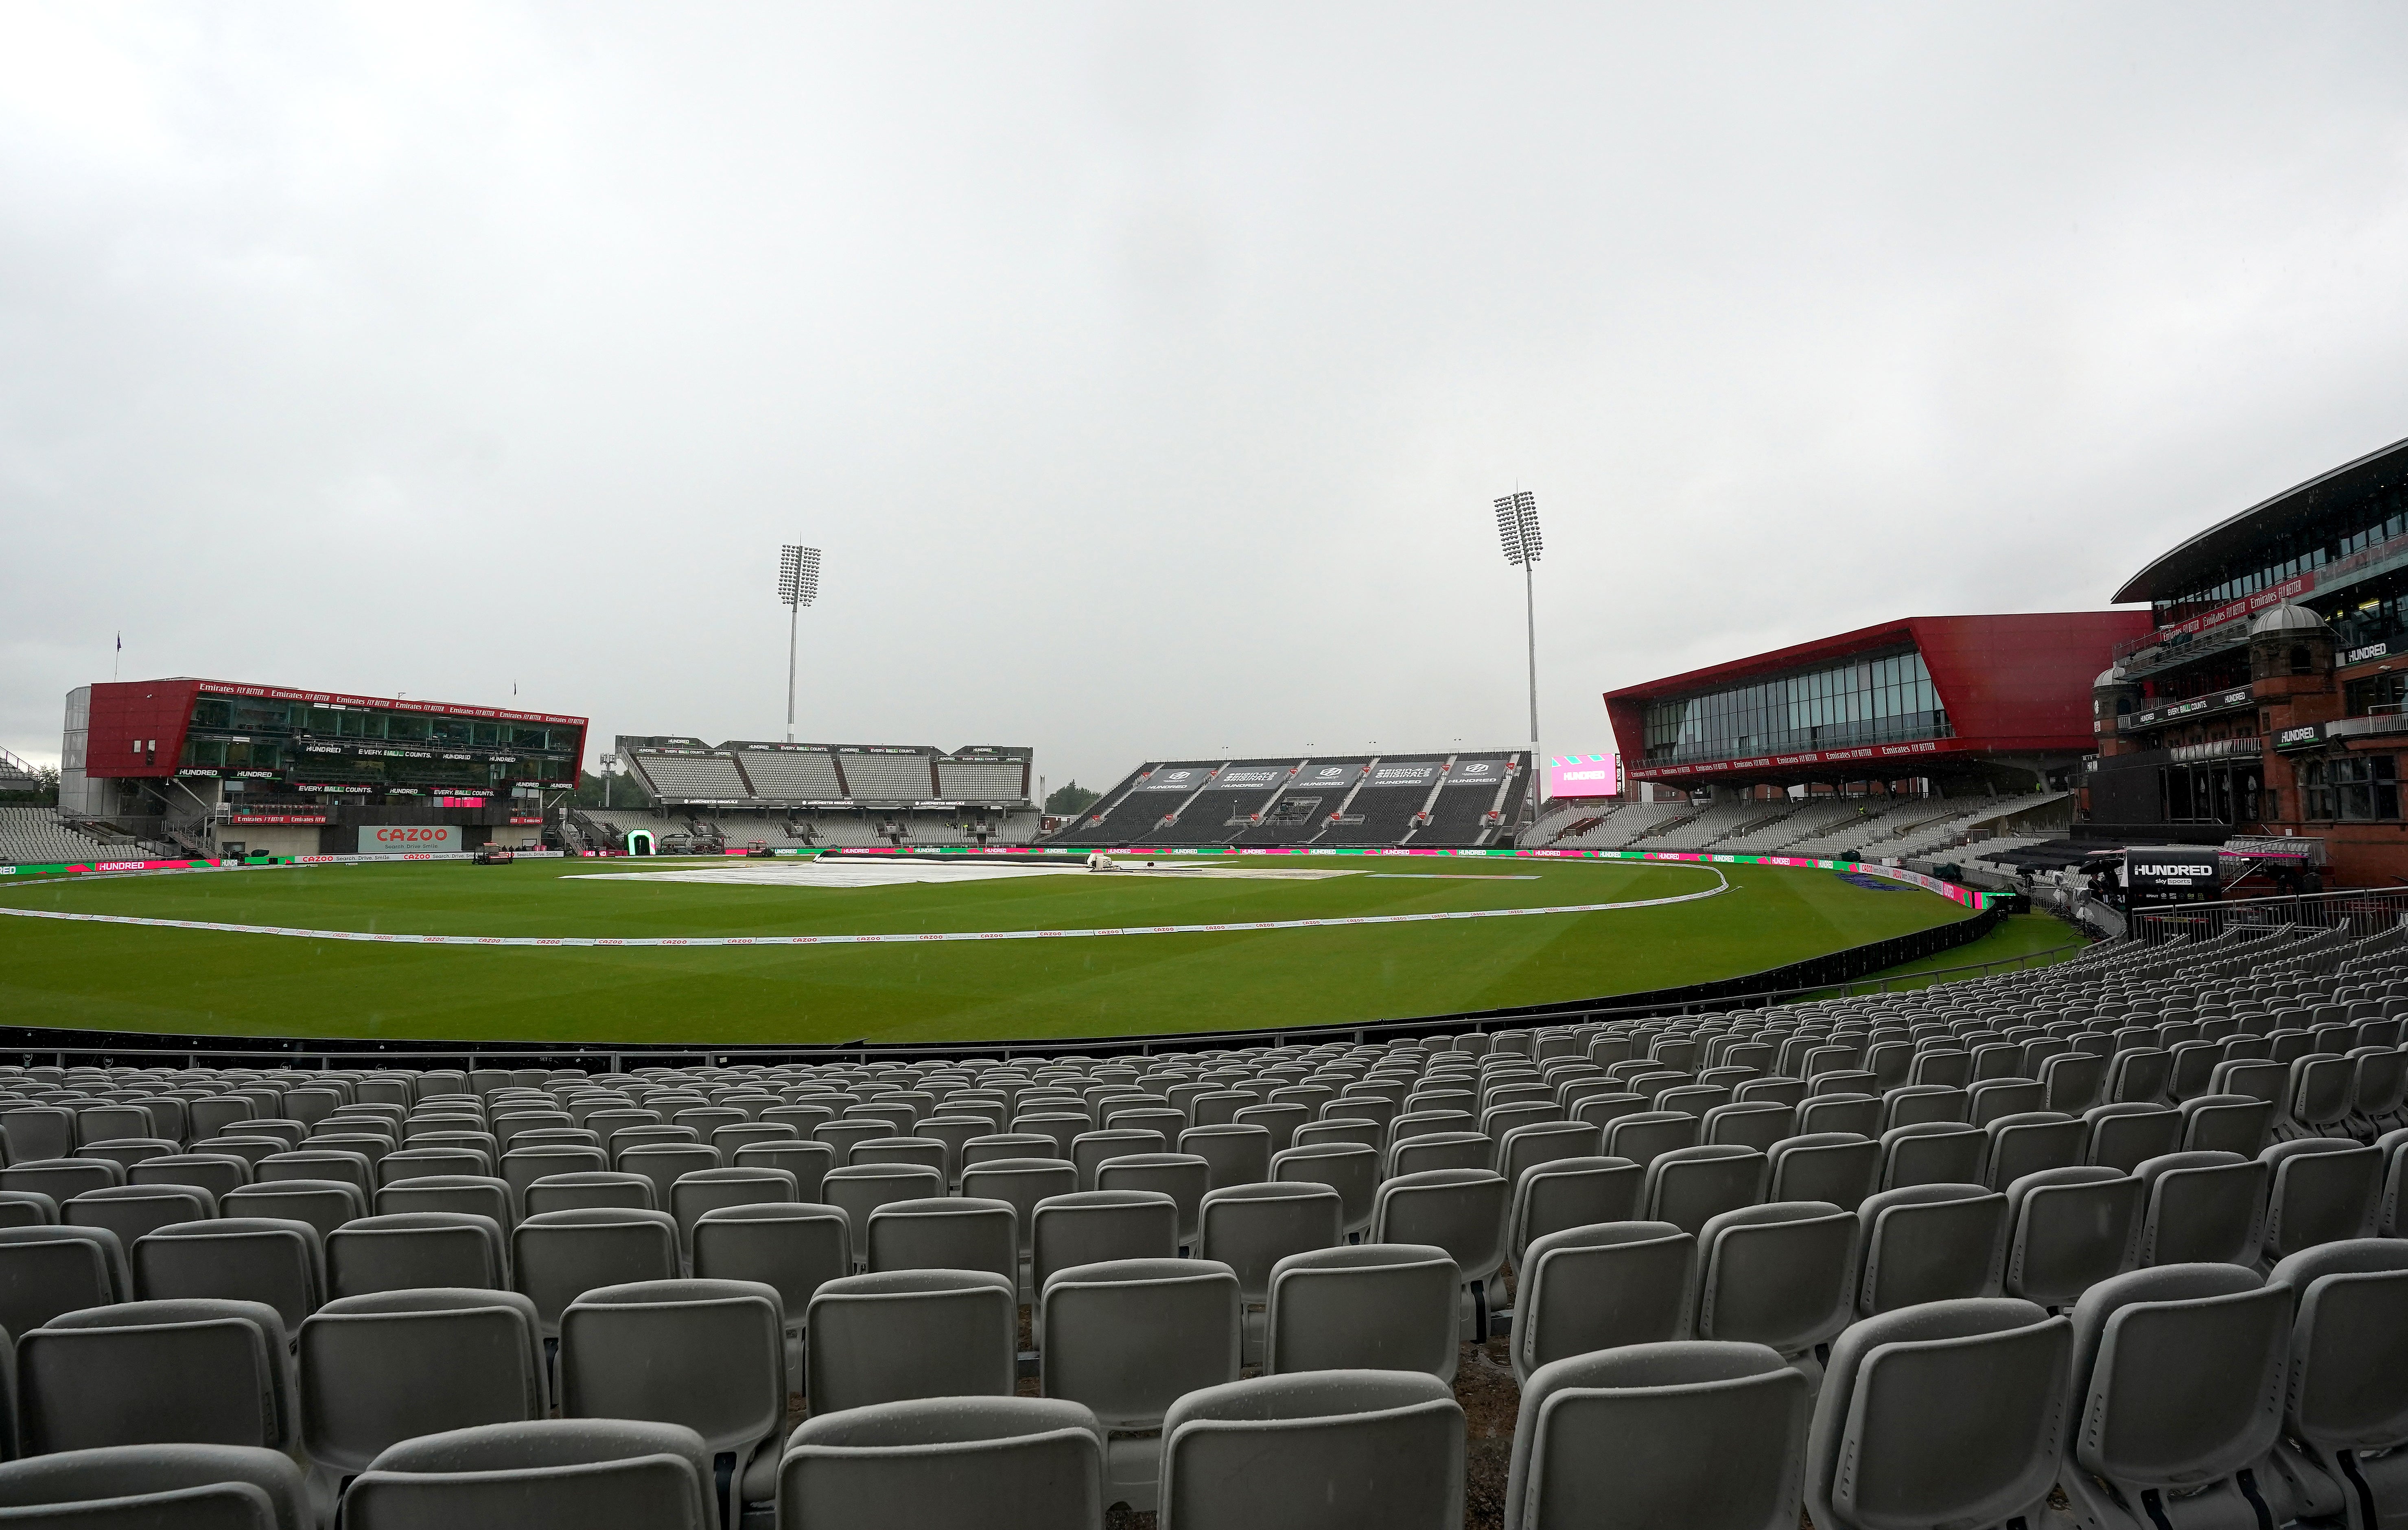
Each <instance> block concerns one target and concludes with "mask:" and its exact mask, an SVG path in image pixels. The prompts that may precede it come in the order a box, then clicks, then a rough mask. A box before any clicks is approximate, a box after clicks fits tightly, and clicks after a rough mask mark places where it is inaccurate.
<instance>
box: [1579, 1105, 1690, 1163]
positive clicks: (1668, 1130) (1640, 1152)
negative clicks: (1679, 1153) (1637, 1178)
mask: <svg viewBox="0 0 2408 1530" xmlns="http://www.w3.org/2000/svg"><path fill="white" fill-rule="evenodd" d="M1703 1125H1704V1122H1701V1121H1700V1120H1699V1118H1698V1117H1696V1116H1693V1115H1691V1114H1689V1113H1688V1112H1687V1111H1685V1110H1641V1111H1637V1112H1635V1113H1633V1114H1630V1115H1627V1116H1619V1117H1616V1118H1615V1119H1614V1120H1613V1121H1611V1122H1607V1123H1606V1127H1605V1140H1604V1143H1603V1147H1604V1149H1605V1156H1606V1157H1608V1158H1627V1159H1629V1160H1630V1161H1631V1162H1632V1163H1634V1164H1637V1165H1640V1166H1641V1167H1642V1168H1643V1167H1645V1166H1646V1165H1650V1164H1652V1163H1654V1162H1655V1161H1656V1159H1657V1158H1658V1157H1660V1156H1661V1155H1663V1154H1665V1153H1668V1152H1671V1151H1676V1150H1678V1149H1682V1148H1694V1147H1696V1146H1697V1145H1698V1133H1699V1129H1700V1128H1701V1127H1702V1126H1703Z"/></svg>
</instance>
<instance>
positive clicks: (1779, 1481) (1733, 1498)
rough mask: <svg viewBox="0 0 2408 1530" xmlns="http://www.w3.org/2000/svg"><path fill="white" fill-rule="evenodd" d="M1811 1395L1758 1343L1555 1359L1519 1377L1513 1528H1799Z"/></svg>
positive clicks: (1696, 1343) (1509, 1527) (1509, 1516)
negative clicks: (1676, 1526) (1519, 1396)
mask: <svg viewBox="0 0 2408 1530" xmlns="http://www.w3.org/2000/svg"><path fill="white" fill-rule="evenodd" d="M1812 1406H1813V1388H1812V1386H1811V1384H1810V1383H1809V1382H1808V1380H1807V1379H1806V1378H1805V1377H1804V1376H1803V1375H1802V1374H1800V1373H1799V1371H1797V1370H1796V1369H1793V1368H1792V1367H1791V1366H1787V1365H1785V1363H1784V1362H1783V1360H1782V1358H1781V1356H1780V1355H1779V1354H1777V1353H1775V1352H1774V1351H1772V1350H1770V1349H1768V1348H1766V1347H1765V1346H1763V1345H1760V1344H1750V1343H1734V1342H1712V1341H1706V1340H1680V1341H1671V1342H1665V1343H1653V1344H1634V1345H1629V1346H1627V1347H1625V1348H1621V1349H1616V1350H1607V1351H1598V1352H1596V1353H1590V1354H1581V1355H1573V1356H1570V1357H1567V1358H1565V1359H1562V1360H1557V1361H1554V1362H1552V1363H1550V1364H1548V1365H1546V1366H1541V1367H1540V1368H1539V1369H1538V1370H1537V1371H1535V1372H1533V1373H1532V1374H1531V1375H1530V1376H1529V1378H1528V1379H1527V1380H1526V1381H1525V1382H1524V1383H1523V1388H1522V1402H1521V1411H1520V1414H1519V1417H1518V1418H1517V1420H1516V1421H1515V1423H1514V1429H1513V1453H1512V1459H1511V1465H1510V1466H1509V1468H1508V1473H1507V1478H1506V1489H1505V1530H1657V1527H1660V1526H1670V1525H1678V1526H1680V1527H1681V1530H1795V1527H1796V1526H1797V1524H1798V1523H1799V1519H1798V1508H1799V1494H1800V1490H1801V1487H1802V1480H1803V1477H1804V1473H1805V1459H1806V1426H1807V1420H1808V1415H1809V1412H1810V1410H1811V1408H1812ZM1707 1442H1711V1445H1710V1447H1709V1445H1708V1443H1707Z"/></svg>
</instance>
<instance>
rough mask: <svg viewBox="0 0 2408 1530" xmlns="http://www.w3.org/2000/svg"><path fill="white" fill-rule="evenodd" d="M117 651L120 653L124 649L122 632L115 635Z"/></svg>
mask: <svg viewBox="0 0 2408 1530" xmlns="http://www.w3.org/2000/svg"><path fill="white" fill-rule="evenodd" d="M117 651H118V652H120V653H122V652H124V651H125V635H124V634H123V633H122V632H121V633H119V634H118V635H117Z"/></svg>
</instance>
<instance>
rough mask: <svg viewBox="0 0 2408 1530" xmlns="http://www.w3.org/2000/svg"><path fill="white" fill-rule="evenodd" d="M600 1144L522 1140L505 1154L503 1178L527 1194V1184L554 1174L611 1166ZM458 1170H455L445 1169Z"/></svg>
mask: <svg viewBox="0 0 2408 1530" xmlns="http://www.w3.org/2000/svg"><path fill="white" fill-rule="evenodd" d="M609 1166H610V1161H609V1158H608V1157H606V1156H605V1155H604V1153H603V1151H602V1150H601V1149H599V1148H587V1147H580V1146H577V1145H576V1144H573V1143H567V1142H538V1143H532V1144H523V1145H521V1146H519V1147H515V1148H512V1149H510V1150H509V1151H508V1152H505V1153H504V1154H502V1162H501V1178H502V1180H503V1181H504V1182H505V1183H507V1184H508V1185H509V1187H510V1188H511V1189H512V1190H515V1191H517V1192H518V1193H519V1194H520V1196H521V1197H524V1196H525V1194H526V1191H527V1186H529V1185H531V1184H533V1183H535V1182H536V1181H537V1180H541V1179H544V1178H547V1177H548V1176H551V1175H554V1174H592V1173H595V1172H597V1171H600V1170H605V1169H608V1168H609ZM446 1172H456V1171H448V1170H447V1171H446Z"/></svg>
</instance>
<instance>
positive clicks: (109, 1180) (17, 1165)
mask: <svg viewBox="0 0 2408 1530" xmlns="http://www.w3.org/2000/svg"><path fill="white" fill-rule="evenodd" d="M124 1182H125V1165H122V1164H120V1163H118V1162H117V1161H116V1160H115V1159H112V1158H42V1159H35V1160H31V1161H28V1160H24V1159H18V1160H15V1161H13V1162H11V1163H10V1164H9V1165H8V1166H7V1168H0V1190H31V1191H35V1192H37V1193H38V1194H44V1195H48V1196H49V1197H50V1199H51V1200H53V1201H57V1202H59V1203H60V1204H62V1205H64V1204H65V1203H66V1202H67V1201H69V1200H72V1199H73V1198H74V1197H76V1196H78V1195H80V1194H84V1193H85V1192H86V1191H90V1190H106V1189H108V1187H110V1186H112V1185H122V1184H123V1183H124Z"/></svg>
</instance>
